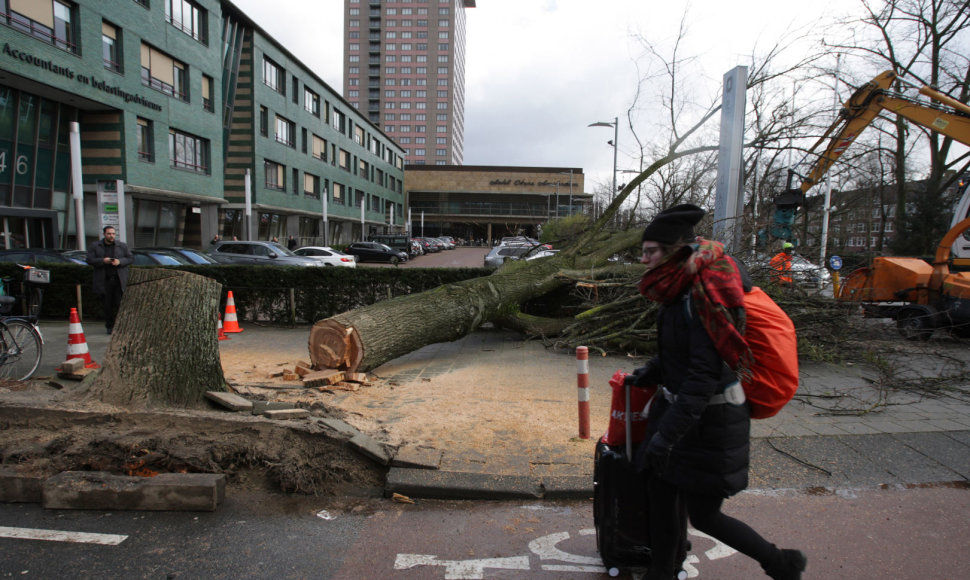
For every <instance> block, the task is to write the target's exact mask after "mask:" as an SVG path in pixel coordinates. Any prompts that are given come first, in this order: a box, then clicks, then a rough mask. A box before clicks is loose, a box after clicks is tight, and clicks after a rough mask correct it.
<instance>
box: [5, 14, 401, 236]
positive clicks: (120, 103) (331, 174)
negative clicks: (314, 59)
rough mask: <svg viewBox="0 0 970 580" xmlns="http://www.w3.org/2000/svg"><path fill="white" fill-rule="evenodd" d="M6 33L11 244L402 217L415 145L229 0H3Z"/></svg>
mask: <svg viewBox="0 0 970 580" xmlns="http://www.w3.org/2000/svg"><path fill="white" fill-rule="evenodd" d="M0 50H2V54H0V219H2V223H0V228H2V229H0V231H2V233H3V236H2V239H3V246H2V247H4V248H15V247H24V246H27V247H67V248H72V247H77V245H78V239H77V232H78V229H79V227H78V225H79V223H80V224H83V232H84V237H85V242H86V243H87V244H90V243H91V242H93V241H94V240H96V239H97V238H98V237H99V236H100V233H101V228H102V226H103V225H106V224H107V225H115V226H116V227H118V229H119V230H120V234H121V236H122V238H123V239H125V240H126V241H127V242H128V243H129V244H131V245H133V246H135V247H137V246H149V245H184V246H189V247H203V248H204V247H207V245H208V241H209V240H210V239H211V238H212V237H213V236H214V235H216V234H218V235H220V236H223V237H226V238H228V237H232V236H236V237H238V238H239V239H262V240H268V239H272V238H274V237H276V238H279V239H280V240H281V241H285V239H286V238H288V237H289V236H294V237H295V238H297V239H298V241H299V242H300V243H301V244H310V243H321V242H324V241H326V242H329V243H332V244H336V243H346V242H350V241H353V240H356V239H361V238H362V237H366V236H368V235H372V234H375V233H383V232H386V231H397V230H400V229H401V228H402V227H403V224H404V219H403V217H402V213H403V199H404V197H403V175H404V173H403V150H402V149H401V148H400V147H398V146H397V145H395V144H394V143H393V142H392V141H391V140H390V139H389V138H388V137H387V136H386V135H384V134H383V133H381V131H380V130H379V129H378V128H377V127H375V126H374V125H372V124H371V123H370V122H368V121H367V120H366V118H364V117H363V116H361V115H359V114H357V112H356V110H355V109H353V108H352V107H351V106H350V105H349V103H347V102H346V101H344V100H343V99H342V98H341V97H340V96H339V94H338V93H337V92H335V91H333V90H332V89H331V88H330V86H329V85H328V84H326V83H325V82H324V81H323V80H322V79H320V78H319V77H318V76H316V75H315V74H314V73H313V72H312V71H310V70H309V69H307V68H306V67H305V66H304V65H303V64H302V63H300V61H299V60H298V59H296V58H295V57H294V56H293V55H292V54H290V53H289V52H288V51H287V50H286V48H285V47H283V46H282V45H281V44H280V43H278V42H277V41H276V40H274V39H272V38H270V37H269V36H268V35H267V34H266V33H265V32H264V31H262V30H261V29H260V28H259V26H258V25H257V24H256V23H254V22H253V21H251V20H250V19H248V18H247V17H246V16H245V14H243V13H242V12H241V11H240V10H238V9H237V8H236V7H235V6H233V5H232V4H230V3H228V2H216V1H208V0H197V1H196V0H102V1H100V2H92V3H84V4H79V3H73V2H68V1H66V0H0ZM72 131H74V134H73V136H72ZM72 142H73V143H75V144H79V146H77V145H75V146H74V147H72ZM78 153H79V156H80V163H79V164H76V165H79V166H80V172H78V171H77V170H76V168H75V169H74V170H72V167H73V165H72V156H74V155H77V154H78ZM78 179H79V180H80V183H81V186H80V187H76V186H75V183H76V182H77V181H78ZM79 209H80V210H81V211H80V214H81V216H82V217H83V219H78V215H79V211H78V210H79ZM324 224H326V225H327V228H326V229H324Z"/></svg>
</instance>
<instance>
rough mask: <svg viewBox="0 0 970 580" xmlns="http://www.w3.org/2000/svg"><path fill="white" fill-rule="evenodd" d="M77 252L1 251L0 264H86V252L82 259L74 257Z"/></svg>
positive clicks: (46, 249) (44, 249)
mask: <svg viewBox="0 0 970 580" xmlns="http://www.w3.org/2000/svg"><path fill="white" fill-rule="evenodd" d="M75 251H76V250H54V249H48V248H17V249H15V250H0V262H11V263H15V264H41V263H45V262H46V263H48V264H84V263H85V261H84V254H85V253H84V252H81V256H80V258H79V257H77V256H76V255H74V252H75Z"/></svg>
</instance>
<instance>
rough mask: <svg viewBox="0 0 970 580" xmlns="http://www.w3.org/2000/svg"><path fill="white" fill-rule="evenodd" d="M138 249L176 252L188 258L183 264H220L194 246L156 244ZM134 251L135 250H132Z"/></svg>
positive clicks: (177, 254)
mask: <svg viewBox="0 0 970 580" xmlns="http://www.w3.org/2000/svg"><path fill="white" fill-rule="evenodd" d="M135 249H138V250H145V251H149V252H151V251H154V252H162V253H165V254H168V255H172V254H175V255H176V256H181V257H182V258H185V259H186V260H188V262H182V263H183V264H218V263H219V262H217V261H216V260H215V258H213V257H212V256H210V255H209V254H206V253H205V252H203V251H202V250H196V249H193V248H182V247H179V246H156V247H151V248H135ZM132 251H134V250H132Z"/></svg>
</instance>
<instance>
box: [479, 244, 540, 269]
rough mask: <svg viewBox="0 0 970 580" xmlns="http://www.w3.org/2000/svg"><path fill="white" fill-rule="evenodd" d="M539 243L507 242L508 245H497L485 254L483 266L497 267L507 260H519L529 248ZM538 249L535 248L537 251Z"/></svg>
mask: <svg viewBox="0 0 970 580" xmlns="http://www.w3.org/2000/svg"><path fill="white" fill-rule="evenodd" d="M539 245H540V244H509V245H504V244H503V245H499V246H495V247H494V248H492V250H491V251H490V252H489V253H488V254H487V255H486V256H485V267H486V268H498V267H499V266H501V265H502V264H504V263H505V262H506V261H508V260H519V259H521V258H522V257H523V256H525V255H526V254H528V253H529V250H531V249H533V248H535V247H537V246H539ZM538 251H540V250H536V252H538Z"/></svg>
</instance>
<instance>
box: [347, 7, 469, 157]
mask: <svg viewBox="0 0 970 580" xmlns="http://www.w3.org/2000/svg"><path fill="white" fill-rule="evenodd" d="M474 7H475V0H344V98H345V99H347V100H348V101H350V103H351V104H352V105H353V106H354V107H356V108H357V109H358V111H360V113H361V114H362V115H365V116H366V117H367V119H368V120H370V121H371V122H372V123H374V124H375V125H378V126H379V127H380V128H381V129H382V130H383V131H384V133H385V134H386V135H388V136H389V137H390V138H391V139H393V140H394V141H395V142H396V143H397V144H398V145H400V146H401V147H402V148H403V149H404V151H405V157H406V160H407V163H411V164H416V165H461V164H462V160H463V158H464V140H465V9H466V8H474Z"/></svg>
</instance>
